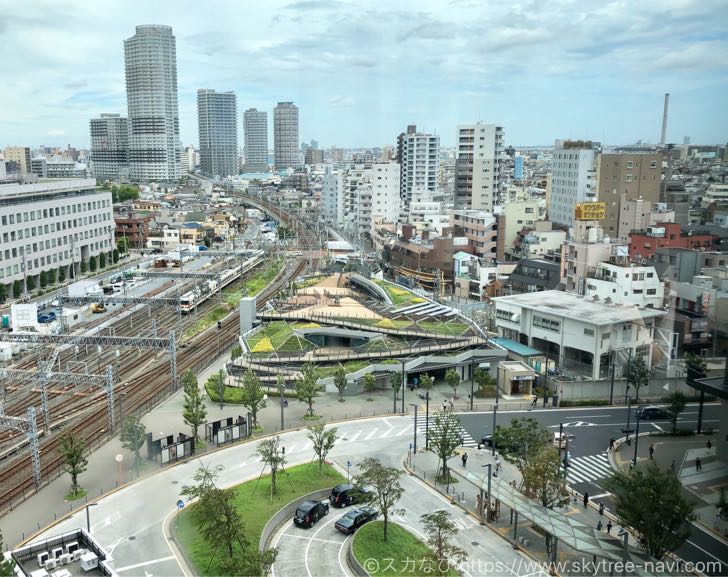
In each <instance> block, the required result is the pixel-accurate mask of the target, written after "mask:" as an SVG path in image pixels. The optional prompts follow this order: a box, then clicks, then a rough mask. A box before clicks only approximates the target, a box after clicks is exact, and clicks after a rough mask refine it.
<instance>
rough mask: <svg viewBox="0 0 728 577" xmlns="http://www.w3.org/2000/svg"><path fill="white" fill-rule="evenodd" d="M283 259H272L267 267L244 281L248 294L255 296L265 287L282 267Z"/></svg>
mask: <svg viewBox="0 0 728 577" xmlns="http://www.w3.org/2000/svg"><path fill="white" fill-rule="evenodd" d="M283 264H284V261H283V259H277V260H275V261H273V262H272V263H271V264H270V265H268V267H266V268H265V269H263V270H262V271H260V272H258V273H256V274H254V275H253V276H252V277H250V279H249V280H247V281H245V288H246V289H247V291H248V296H251V297H253V296H255V295H257V294H258V293H259V292H260V291H262V290H263V289H264V288H265V287H267V286H268V285H269V284H270V283H271V281H272V280H273V279H274V278H275V277H276V275H277V274H278V273H279V272H280V271H281V269H283Z"/></svg>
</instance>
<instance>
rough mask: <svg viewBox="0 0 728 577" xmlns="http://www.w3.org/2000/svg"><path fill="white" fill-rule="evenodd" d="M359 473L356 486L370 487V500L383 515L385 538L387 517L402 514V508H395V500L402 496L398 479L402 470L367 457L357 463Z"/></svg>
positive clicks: (355, 479)
mask: <svg viewBox="0 0 728 577" xmlns="http://www.w3.org/2000/svg"><path fill="white" fill-rule="evenodd" d="M359 468H360V469H361V473H359V474H358V475H357V476H356V477H355V478H354V484H355V485H356V486H358V487H369V488H371V500H372V502H375V503H377V505H378V506H379V507H378V508H379V512H380V513H381V514H382V517H384V540H385V541H386V540H387V528H388V527H389V517H390V516H392V515H404V514H405V510H404V509H397V508H396V505H397V501H399V500H400V499H401V498H402V493H404V489H403V488H402V485H401V484H400V482H399V480H400V477H401V476H402V474H403V473H402V471H400V470H399V469H395V468H394V467H385V466H384V465H382V463H381V462H380V461H379V460H378V459H374V458H372V457H367V458H366V459H364V460H363V461H362V462H361V464H360V465H359Z"/></svg>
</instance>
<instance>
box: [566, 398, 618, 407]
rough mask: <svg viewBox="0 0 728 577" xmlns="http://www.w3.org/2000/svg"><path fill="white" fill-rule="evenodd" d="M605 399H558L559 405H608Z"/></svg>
mask: <svg viewBox="0 0 728 577" xmlns="http://www.w3.org/2000/svg"><path fill="white" fill-rule="evenodd" d="M608 404H609V401H607V400H606V399H571V400H564V401H559V406H560V407H603V406H605V405H608Z"/></svg>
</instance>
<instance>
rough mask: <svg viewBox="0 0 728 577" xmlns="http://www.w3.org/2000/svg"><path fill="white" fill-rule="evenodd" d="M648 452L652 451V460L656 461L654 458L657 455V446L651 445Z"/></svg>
mask: <svg viewBox="0 0 728 577" xmlns="http://www.w3.org/2000/svg"><path fill="white" fill-rule="evenodd" d="M648 450H649V451H650V459H654V458H655V456H654V455H655V446H654V445H650V448H649V449H648Z"/></svg>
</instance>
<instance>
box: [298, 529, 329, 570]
mask: <svg viewBox="0 0 728 577" xmlns="http://www.w3.org/2000/svg"><path fill="white" fill-rule="evenodd" d="M335 522H336V519H330V520H329V521H327V522H326V523H324V524H323V525H321V527H319V528H318V529H317V530H316V532H315V533H314V534H313V537H312V538H311V539H309V540H308V544H307V545H306V549H305V551H304V554H303V562H304V564H305V565H306V573H308V577H313V573H311V568H310V567H309V566H308V550H309V549H310V548H311V543H313V540H314V539H315V538H316V535H318V534H319V533H321V531H323V530H324V528H325V527H326V525H328V524H329V523H335Z"/></svg>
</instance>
